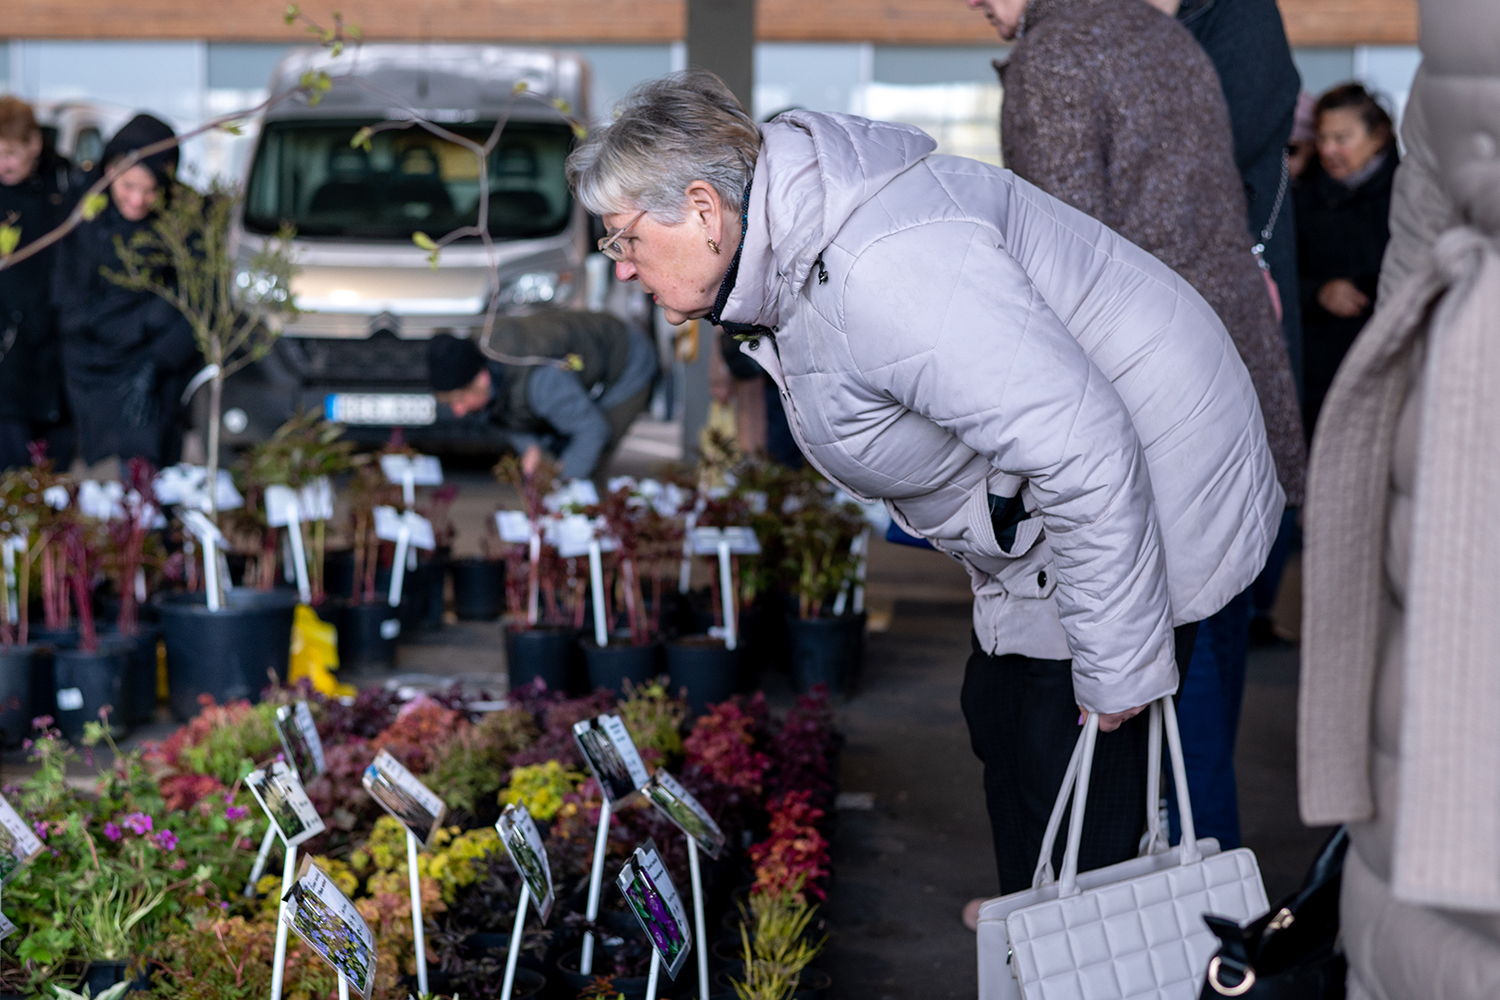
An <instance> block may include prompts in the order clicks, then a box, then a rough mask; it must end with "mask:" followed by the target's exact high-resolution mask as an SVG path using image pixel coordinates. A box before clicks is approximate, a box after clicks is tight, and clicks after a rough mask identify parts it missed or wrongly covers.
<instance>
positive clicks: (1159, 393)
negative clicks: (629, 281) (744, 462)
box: [722, 111, 1283, 712]
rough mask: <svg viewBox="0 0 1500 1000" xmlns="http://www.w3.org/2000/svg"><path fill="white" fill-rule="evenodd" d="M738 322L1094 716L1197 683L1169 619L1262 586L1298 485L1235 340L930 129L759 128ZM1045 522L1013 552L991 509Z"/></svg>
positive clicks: (894, 508) (1177, 293)
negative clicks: (1179, 662) (1067, 674)
mask: <svg viewBox="0 0 1500 1000" xmlns="http://www.w3.org/2000/svg"><path fill="white" fill-rule="evenodd" d="M762 135H763V137H764V144H763V146H762V149H761V155H760V159H759V161H758V163H757V164H756V168H755V177H754V183H753V186H752V190H751V197H750V203H749V215H748V218H749V227H748V230H747V235H746V238H745V242H744V247H743V251H742V255H741V262H740V269H739V274H738V278H737V281H736V283H735V286H734V289H733V291H732V293H731V294H730V296H729V299H728V301H727V303H726V305H725V307H724V309H723V311H722V318H723V319H724V320H726V321H733V322H739V323H750V324H757V325H761V326H765V327H768V328H771V329H773V330H775V331H776V332H775V334H774V336H772V337H765V338H762V339H761V340H760V341H759V342H758V343H754V344H747V345H746V350H747V351H748V352H749V353H750V356H751V357H753V358H754V359H755V360H756V361H758V362H760V363H761V365H762V366H763V367H764V368H766V370H767V371H768V372H769V373H770V374H771V376H772V378H773V379H775V381H776V382H777V384H778V385H779V386H780V387H781V389H782V399H783V401H784V403H785V405H786V407H787V411H788V416H789V418H790V422H791V425H792V428H793V431H794V433H795V434H796V436H797V440H798V443H799V444H800V445H801V446H802V450H803V452H804V453H805V454H806V455H807V457H808V459H809V460H810V461H811V462H812V464H813V465H814V466H815V467H816V468H817V469H818V470H819V471H821V472H822V473H823V474H824V475H826V476H827V477H828V478H829V479H830V480H832V481H833V482H835V483H837V484H839V485H841V486H843V487H844V488H845V489H847V490H848V491H849V492H850V493H853V494H855V495H857V496H861V497H879V498H882V499H884V500H885V501H886V502H887V506H888V507H889V508H890V510H891V513H892V515H893V516H894V517H895V519H896V520H897V522H898V523H899V524H901V525H902V527H904V528H906V529H907V530H909V531H911V532H912V533H914V534H918V535H921V536H922V537H925V538H927V539H928V540H929V541H931V542H932V543H933V545H935V546H936V547H937V548H938V549H940V550H941V551H943V552H947V553H949V554H950V555H953V556H954V557H956V558H957V559H959V560H960V561H961V562H963V563H964V564H965V565H966V566H967V567H968V570H969V573H970V576H971V577H972V579H973V585H974V594H975V603H974V627H975V630H976V632H977V633H978V636H979V639H980V642H981V644H982V645H983V646H984V648H985V649H986V650H988V651H990V652H992V653H1021V654H1025V655H1029V656H1038V657H1045V658H1051V659H1067V658H1070V657H1071V658H1072V660H1073V677H1074V689H1075V693H1076V695H1077V697H1078V700H1079V703H1080V704H1082V705H1083V706H1085V707H1087V708H1090V709H1093V710H1096V711H1101V712H1116V711H1122V710H1124V709H1127V708H1131V707H1134V706H1136V705H1141V704H1144V703H1146V702H1148V701H1151V700H1153V699H1155V698H1159V697H1161V696H1163V695H1165V694H1167V693H1169V692H1172V691H1175V690H1176V688H1177V670H1176V666H1175V664H1174V662H1173V655H1172V654H1173V645H1172V626H1173V625H1176V624H1184V623H1187V622H1193V621H1198V620H1199V619H1202V618H1204V617H1206V616H1208V615H1210V614H1212V613H1213V612H1215V611H1217V610H1219V609H1220V608H1221V607H1223V606H1224V604H1225V603H1226V602H1228V600H1229V599H1230V598H1231V597H1233V596H1234V595H1235V594H1238V593H1239V592H1240V591H1242V590H1244V589H1245V587H1247V586H1248V585H1249V584H1250V582H1251V581H1252V580H1253V579H1254V578H1255V575H1256V573H1257V572H1258V571H1259V570H1260V568H1261V566H1262V565H1263V564H1264V562H1265V557H1266V553H1267V551H1268V550H1269V548H1270V545H1271V540H1272V538H1273V537H1274V535H1275V533H1276V527H1277V523H1278V521H1279V519H1280V516H1281V510H1282V506H1283V496H1282V492H1281V488H1280V487H1279V486H1278V485H1277V483H1276V471H1275V468H1274V466H1273V465H1272V461H1271V454H1270V451H1269V450H1268V448H1267V446H1266V434H1265V425H1264V422H1263V421H1262V419H1261V413H1260V408H1259V405H1258V404H1257V402H1256V397H1255V390H1254V388H1253V387H1252V385H1251V383H1250V377H1249V375H1248V374H1247V372H1246V371H1245V366H1244V364H1243V363H1242V362H1241V361H1240V359H1239V356H1238V354H1237V353H1236V352H1235V349H1234V345H1233V344H1232V343H1231V342H1230V340H1229V337H1228V334H1227V333H1226V332H1225V330H1224V326H1223V324H1222V323H1220V322H1219V319H1218V317H1216V316H1215V315H1214V313H1213V311H1212V310H1211V309H1210V308H1209V307H1208V305H1207V304H1206V303H1205V302H1204V301H1203V299H1202V298H1201V297H1200V296H1199V295H1198V293H1197V292H1195V291H1193V289H1192V288H1191V287H1190V286H1189V285H1188V284H1187V282H1186V281H1184V280H1182V279H1181V278H1179V277H1178V276H1177V275H1176V274H1175V273H1174V272H1172V271H1171V270H1170V269H1168V268H1167V267H1166V265H1164V264H1162V263H1161V262H1160V261H1158V260H1157V259H1156V258H1154V257H1152V256H1151V255H1150V254H1148V253H1146V252H1145V251H1143V250H1141V249H1140V248H1138V247H1136V246H1134V245H1133V244H1131V243H1129V242H1127V241H1126V240H1125V239H1123V238H1121V237H1120V236H1118V235H1117V234H1115V233H1114V232H1112V231H1111V230H1109V229H1108V228H1106V227H1105V226H1103V225H1102V224H1100V223H1098V222H1096V221H1094V220H1093V219H1090V218H1089V217H1088V216H1086V215H1083V214H1082V213H1080V212H1078V211H1076V210H1075V209H1072V208H1070V207H1068V206H1067V205H1065V204H1064V203H1063V202H1061V201H1058V200H1057V199H1055V198H1052V197H1050V196H1048V195H1046V194H1044V193H1043V192H1042V191H1040V190H1039V189H1037V188H1035V187H1033V186H1032V185H1030V184H1027V183H1026V182H1025V181H1022V180H1021V179H1019V178H1017V177H1015V176H1014V175H1013V174H1011V173H1010V172H1009V171H1006V170H1001V169H998V168H996V167H992V166H988V165H986V164H983V163H979V162H976V161H974V160H967V159H962V158H959V157H951V156H933V155H930V154H931V153H932V149H933V147H934V143H933V141H932V139H930V138H929V137H928V136H927V135H925V134H924V133H922V132H920V131H919V130H917V129H914V128H910V127H908V126H904V125H894V124H889V123H882V122H871V121H866V120H864V119H861V118H856V117H852V116H848V115H832V114H818V113H815V112H805V111H798V112H792V113H789V114H784V115H781V116H780V117H779V118H777V119H776V121H775V122H773V123H771V124H769V125H767V126H765V127H764V128H763V130H762ZM1018 490H1020V491H1021V492H1020V495H1021V496H1022V497H1023V498H1024V500H1025V503H1026V507H1027V509H1028V510H1034V511H1037V512H1039V517H1032V518H1031V519H1029V520H1027V521H1023V522H1022V523H1021V525H1020V526H1019V528H1018V529H1017V531H1016V537H1015V540H1014V543H1013V544H1012V545H1011V546H1010V548H1009V550H1005V549H1002V548H1001V546H1000V544H999V542H997V540H996V536H995V531H994V528H993V524H992V521H991V517H990V506H989V499H988V498H989V496H990V495H994V496H997V497H1013V496H1016V495H1017V491H1018Z"/></svg>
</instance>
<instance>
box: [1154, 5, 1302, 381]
mask: <svg viewBox="0 0 1500 1000" xmlns="http://www.w3.org/2000/svg"><path fill="white" fill-rule="evenodd" d="M1152 2H1153V3H1156V4H1157V6H1167V5H1171V4H1174V3H1176V0H1152ZM1176 14H1177V21H1178V23H1179V24H1181V25H1182V26H1183V27H1184V28H1186V29H1187V30H1188V32H1189V33H1190V34H1191V35H1192V36H1193V37H1194V38H1195V39H1197V40H1198V44H1199V45H1201V46H1203V51H1205V52H1207V53H1208V58H1209V59H1210V60H1211V61H1212V62H1213V64H1214V69H1215V70H1216V71H1217V72H1218V74H1219V86H1220V87H1221V89H1223V91H1224V100H1225V103H1227V104H1228V105H1229V127H1230V130H1231V131H1232V132H1233V133H1234V165H1235V166H1236V167H1237V168H1239V172H1240V179H1241V180H1242V181H1244V184H1245V207H1246V209H1247V214H1248V221H1249V223H1250V234H1251V239H1252V244H1251V245H1254V244H1255V243H1261V242H1262V239H1261V236H1262V233H1263V232H1264V231H1265V230H1266V228H1267V227H1268V226H1269V227H1270V230H1271V238H1270V239H1269V240H1265V241H1264V245H1265V250H1264V251H1263V252H1262V259H1263V260H1264V261H1265V262H1266V265H1267V266H1268V267H1269V268H1270V269H1271V278H1272V280H1274V281H1275V282H1276V287H1277V290H1278V293H1279V295H1280V299H1281V331H1282V336H1283V337H1285V338H1286V346H1287V354H1288V355H1289V357H1290V360H1291V363H1292V377H1293V378H1294V379H1296V381H1297V385H1298V387H1299V388H1300V387H1301V386H1302V319H1301V310H1300V304H1299V302H1298V297H1297V237H1296V231H1297V223H1296V219H1295V218H1294V214H1295V213H1294V210H1293V206H1292V197H1291V191H1290V186H1289V182H1290V177H1289V172H1288V170H1287V169H1286V160H1285V157H1284V153H1285V151H1286V145H1287V140H1288V139H1289V138H1290V136H1291V134H1292V124H1293V121H1294V120H1295V117H1296V109H1297V95H1298V94H1299V93H1300V92H1301V90H1302V78H1301V76H1300V75H1299V74H1298V73H1297V66H1296V64H1295V63H1293V62H1292V49H1291V46H1290V45H1289V44H1288V43H1287V40H1286V28H1285V26H1284V25H1283V24H1282V20H1281V11H1280V10H1279V9H1278V8H1277V6H1276V0H1182V2H1181V4H1180V5H1178V6H1177V10H1176ZM1278 200H1279V201H1280V207H1279V209H1278V207H1277V203H1278Z"/></svg>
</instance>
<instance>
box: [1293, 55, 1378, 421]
mask: <svg viewBox="0 0 1500 1000" xmlns="http://www.w3.org/2000/svg"><path fill="white" fill-rule="evenodd" d="M1313 121H1314V127H1315V129H1316V130H1317V143H1318V156H1317V159H1316V160H1315V161H1314V162H1313V163H1312V164H1311V165H1310V166H1309V167H1308V170H1307V173H1306V174H1304V175H1303V177H1302V181H1301V185H1300V186H1299V187H1298V189H1297V195H1296V198H1297V200H1296V205H1297V244H1298V245H1297V259H1298V271H1299V276H1300V278H1301V291H1302V340H1303V348H1302V351H1303V395H1302V400H1303V402H1302V412H1303V417H1304V419H1303V424H1304V425H1305V426H1306V428H1307V435H1308V440H1312V432H1313V425H1314V424H1316V423H1317V420H1318V411H1319V410H1320V409H1322V407H1323V397H1324V396H1325V395H1327V393H1328V386H1329V385H1330V384H1332V382H1333V375H1334V373H1335V372H1336V371H1338V367H1339V364H1340V362H1342V361H1343V360H1344V355H1345V354H1347V353H1348V351H1349V347H1350V345H1351V344H1353V343H1354V338H1355V337H1357V336H1358V335H1359V331H1360V330H1361V329H1363V328H1364V325H1365V322H1366V321H1367V320H1368V319H1369V318H1370V314H1371V313H1373V312H1374V311H1375V284H1376V281H1377V280H1378V278H1379V275H1380V259H1381V257H1382V256H1383V255H1384V254H1385V245H1386V242H1387V241H1388V240H1389V239H1390V227H1389V225H1388V223H1387V217H1388V216H1389V215H1390V211H1391V178H1392V177H1393V176H1394V175H1395V173H1396V163H1397V160H1398V156H1397V153H1396V140H1395V130H1394V129H1393V127H1392V126H1391V118H1390V115H1388V114H1386V112H1385V109H1384V108H1382V107H1381V106H1380V104H1379V103H1378V102H1377V101H1376V100H1375V98H1374V97H1373V96H1371V94H1370V92H1369V91H1367V90H1365V88H1364V87H1362V86H1360V85H1359V84H1357V83H1345V84H1340V85H1339V86H1337V87H1334V88H1333V89H1332V90H1330V91H1328V92H1327V93H1326V94H1324V95H1323V96H1322V97H1320V98H1318V103H1317V104H1316V105H1315V106H1314V108H1313Z"/></svg>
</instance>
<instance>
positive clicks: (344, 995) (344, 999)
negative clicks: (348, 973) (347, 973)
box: [339, 972, 349, 1000]
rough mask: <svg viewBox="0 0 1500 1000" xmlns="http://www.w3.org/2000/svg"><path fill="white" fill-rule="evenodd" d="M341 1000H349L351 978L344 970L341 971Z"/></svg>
mask: <svg viewBox="0 0 1500 1000" xmlns="http://www.w3.org/2000/svg"><path fill="white" fill-rule="evenodd" d="M339 1000H349V980H347V979H345V978H344V974H343V973H342V972H340V973H339Z"/></svg>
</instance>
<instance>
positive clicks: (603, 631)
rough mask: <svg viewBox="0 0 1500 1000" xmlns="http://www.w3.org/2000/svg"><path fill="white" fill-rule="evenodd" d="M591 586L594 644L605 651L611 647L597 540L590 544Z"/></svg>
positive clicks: (602, 571)
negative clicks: (605, 617)
mask: <svg viewBox="0 0 1500 1000" xmlns="http://www.w3.org/2000/svg"><path fill="white" fill-rule="evenodd" d="M589 585H590V587H591V591H592V593H593V595H594V642H595V643H596V644H597V645H598V646H599V648H600V649H603V648H604V647H605V646H608V645H609V628H608V626H606V624H605V621H604V560H603V558H602V556H601V555H600V550H599V540H598V539H597V538H596V539H594V540H593V541H591V542H589Z"/></svg>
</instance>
